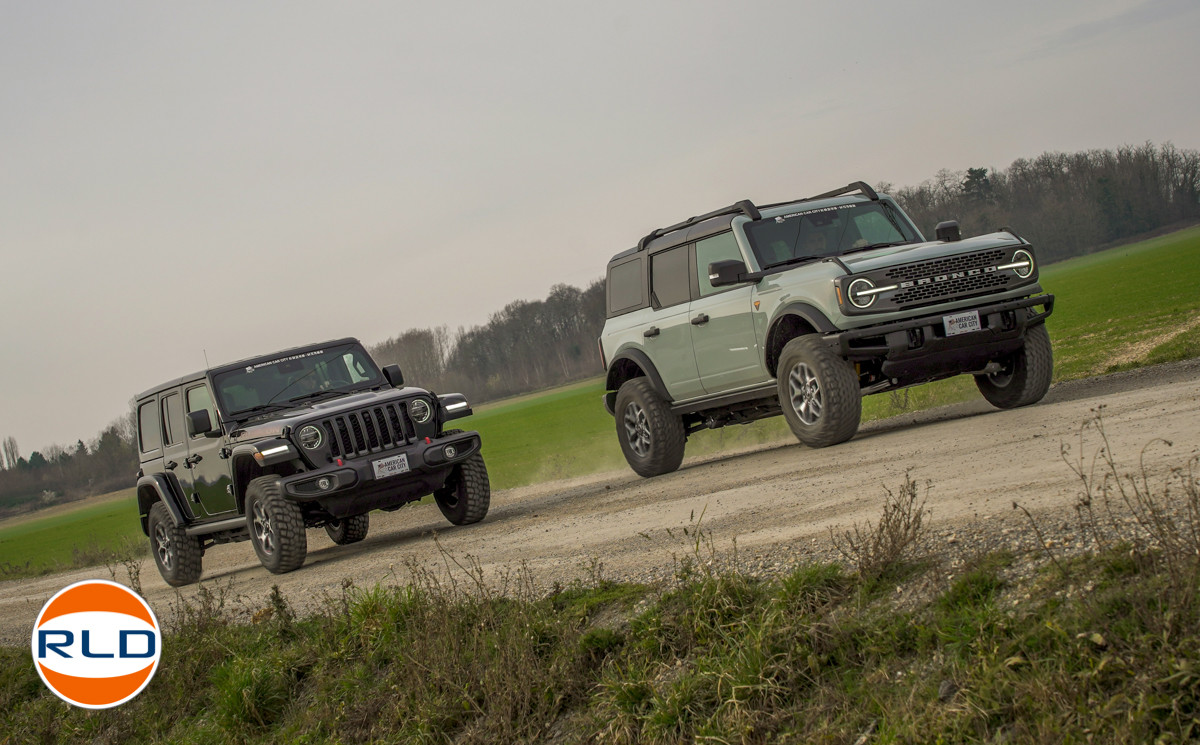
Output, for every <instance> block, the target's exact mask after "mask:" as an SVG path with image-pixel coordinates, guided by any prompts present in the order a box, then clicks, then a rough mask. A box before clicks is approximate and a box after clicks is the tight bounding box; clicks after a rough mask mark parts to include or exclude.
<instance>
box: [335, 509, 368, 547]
mask: <svg viewBox="0 0 1200 745" xmlns="http://www.w3.org/2000/svg"><path fill="white" fill-rule="evenodd" d="M370 525H371V516H370V515H355V516H354V517H347V518H343V519H341V520H331V521H329V522H328V523H326V525H325V533H326V534H328V535H329V538H330V540H332V541H333V542H334V543H336V544H337V545H339V546H348V545H350V544H351V543H358V542H359V541H361V540H362V539H364V538H366V537H367V529H368V528H369V527H370Z"/></svg>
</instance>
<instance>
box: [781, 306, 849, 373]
mask: <svg viewBox="0 0 1200 745" xmlns="http://www.w3.org/2000/svg"><path fill="white" fill-rule="evenodd" d="M797 330H799V333H793V332H795V331H797ZM839 330H840V329H838V327H837V326H834V325H833V323H832V322H830V320H829V318H827V317H826V316H825V314H824V313H822V312H821V311H820V310H818V309H817V308H816V307H815V306H812V305H810V304H808V303H802V302H796V303H788V304H787V305H785V306H783V307H782V308H780V309H779V310H777V311H776V312H775V315H774V317H773V318H772V319H771V323H770V324H769V325H768V326H767V343H766V344H765V345H764V346H763V354H764V357H765V359H764V361H765V362H766V366H767V370H769V371H770V373H771V374H772V375H774V374H775V367H776V366H777V365H778V364H779V353H780V352H781V351H782V350H783V347H784V345H785V344H787V342H788V341H790V340H791V339H793V338H794V337H796V336H799V335H803V334H809V333H814V332H815V333H818V334H832V333H836V332H837V331H839Z"/></svg>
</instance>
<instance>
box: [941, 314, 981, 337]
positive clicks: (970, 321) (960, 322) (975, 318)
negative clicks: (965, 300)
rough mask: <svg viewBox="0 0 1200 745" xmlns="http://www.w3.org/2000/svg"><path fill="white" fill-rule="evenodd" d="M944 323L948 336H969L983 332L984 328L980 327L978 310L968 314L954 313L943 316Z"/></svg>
mask: <svg viewBox="0 0 1200 745" xmlns="http://www.w3.org/2000/svg"><path fill="white" fill-rule="evenodd" d="M942 323H944V324H946V336H954V335H956V334H969V333H971V332H972V331H981V330H983V327H982V326H980V325H979V311H977V310H968V311H967V312H966V313H954V314H952V315H949V316H942Z"/></svg>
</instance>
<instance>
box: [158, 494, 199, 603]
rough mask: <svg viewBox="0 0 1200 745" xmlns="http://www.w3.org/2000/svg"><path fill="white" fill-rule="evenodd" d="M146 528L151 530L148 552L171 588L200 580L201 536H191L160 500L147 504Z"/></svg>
mask: <svg viewBox="0 0 1200 745" xmlns="http://www.w3.org/2000/svg"><path fill="white" fill-rule="evenodd" d="M146 528H147V529H148V530H149V532H150V553H152V554H154V564H155V566H157V567H158V573H159V574H161V575H162V578H163V580H164V581H166V583H167V584H168V585H170V586H171V587H182V586H183V585H190V584H192V583H193V582H195V581H197V580H198V579H200V573H201V572H202V571H203V569H202V568H201V561H202V559H201V557H202V556H203V555H204V551H203V549H202V548H201V547H200V539H199V538H196V537H195V536H190V535H188V534H187V532H186V531H185V530H184V528H183V526H182V525H176V524H175V521H174V520H172V519H171V513H170V511H169V510H167V506H166V505H165V504H163V503H162V502H155V503H154V505H153V506H151V507H150V516H149V517H148V518H147V525H146Z"/></svg>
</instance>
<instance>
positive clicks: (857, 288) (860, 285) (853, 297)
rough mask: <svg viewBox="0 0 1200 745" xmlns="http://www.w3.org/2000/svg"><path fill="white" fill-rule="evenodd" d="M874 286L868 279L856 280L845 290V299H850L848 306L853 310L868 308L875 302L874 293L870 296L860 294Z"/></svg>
mask: <svg viewBox="0 0 1200 745" xmlns="http://www.w3.org/2000/svg"><path fill="white" fill-rule="evenodd" d="M874 288H875V285H874V284H873V283H872V282H871V280H869V279H862V278H859V279H856V280H854V281H853V282H851V283H850V286H849V287H847V288H846V297H848V298H849V299H850V304H851V305H853V306H854V307H855V308H870V307H871V304H872V303H874V302H875V293H871V294H870V295H863V294H860V293H862V292H864V291H866V290H872V289H874Z"/></svg>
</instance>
